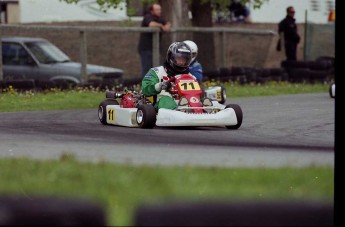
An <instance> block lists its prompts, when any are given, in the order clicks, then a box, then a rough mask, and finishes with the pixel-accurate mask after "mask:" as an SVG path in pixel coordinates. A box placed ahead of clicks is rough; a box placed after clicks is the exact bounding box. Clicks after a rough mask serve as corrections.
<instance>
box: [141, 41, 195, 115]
mask: <svg viewBox="0 0 345 227" xmlns="http://www.w3.org/2000/svg"><path fill="white" fill-rule="evenodd" d="M191 60H192V52H191V49H190V48H189V47H188V46H187V45H186V44H185V43H184V42H174V43H172V44H171V45H170V46H169V48H168V51H167V55H166V60H165V62H164V63H163V65H161V66H158V67H154V68H151V69H150V70H149V71H148V72H147V73H146V75H145V76H144V78H143V80H142V82H141V84H142V86H141V90H142V92H143V94H144V95H145V96H147V97H148V96H156V97H155V98H156V100H157V101H156V102H155V104H154V106H155V108H156V109H157V110H159V109H160V108H166V109H172V110H173V109H176V108H177V104H176V102H175V101H174V99H173V98H172V96H171V95H170V93H169V92H166V91H165V90H164V89H162V88H164V87H166V86H167V81H168V80H169V79H170V78H171V77H174V76H176V75H180V74H188V73H189V64H190V63H191Z"/></svg>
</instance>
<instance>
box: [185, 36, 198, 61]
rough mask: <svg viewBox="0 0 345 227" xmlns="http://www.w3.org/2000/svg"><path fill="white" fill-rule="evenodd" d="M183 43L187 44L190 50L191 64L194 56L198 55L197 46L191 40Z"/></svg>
mask: <svg viewBox="0 0 345 227" xmlns="http://www.w3.org/2000/svg"><path fill="white" fill-rule="evenodd" d="M183 42H184V43H185V44H187V46H188V47H189V48H190V49H191V50H192V61H191V62H193V61H194V60H195V58H196V56H197V55H198V46H197V45H196V43H195V42H193V41H192V40H185V41H183Z"/></svg>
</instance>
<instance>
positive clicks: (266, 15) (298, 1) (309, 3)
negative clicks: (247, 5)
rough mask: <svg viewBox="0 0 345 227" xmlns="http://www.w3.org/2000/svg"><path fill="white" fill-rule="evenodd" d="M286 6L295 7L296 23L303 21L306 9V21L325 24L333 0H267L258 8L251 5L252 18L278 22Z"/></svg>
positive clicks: (263, 21)
mask: <svg viewBox="0 0 345 227" xmlns="http://www.w3.org/2000/svg"><path fill="white" fill-rule="evenodd" d="M288 6H293V7H294V8H295V11H296V13H295V18H296V23H304V22H305V12H306V10H307V19H308V22H312V23H318V24H325V23H328V14H329V10H330V8H332V9H334V7H335V0H268V1H265V2H264V4H263V5H262V7H261V8H260V9H257V10H255V9H253V8H252V7H251V9H250V10H251V17H252V20H253V22H256V23H278V22H279V21H280V20H282V19H283V18H284V17H285V16H286V8H287V7H288ZM332 6H333V7H332Z"/></svg>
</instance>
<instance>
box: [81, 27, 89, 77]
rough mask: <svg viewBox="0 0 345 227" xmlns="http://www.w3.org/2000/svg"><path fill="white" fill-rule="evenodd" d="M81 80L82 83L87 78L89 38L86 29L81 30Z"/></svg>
mask: <svg viewBox="0 0 345 227" xmlns="http://www.w3.org/2000/svg"><path fill="white" fill-rule="evenodd" d="M80 62H81V68H80V80H81V82H82V83H84V82H86V80H87V72H86V64H87V39H86V31H84V30H80Z"/></svg>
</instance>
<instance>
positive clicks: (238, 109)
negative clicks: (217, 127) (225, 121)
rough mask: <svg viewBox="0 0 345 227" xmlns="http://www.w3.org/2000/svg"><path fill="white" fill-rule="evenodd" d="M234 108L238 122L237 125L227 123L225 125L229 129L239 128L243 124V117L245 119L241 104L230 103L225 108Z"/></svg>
mask: <svg viewBox="0 0 345 227" xmlns="http://www.w3.org/2000/svg"><path fill="white" fill-rule="evenodd" d="M227 108H232V109H234V111H235V114H236V118H237V124H236V125H226V126H225V127H226V128H227V129H238V128H239V127H240V126H241V125H242V119H243V112H242V109H241V107H240V106H239V105H237V104H229V105H227V106H225V109H227Z"/></svg>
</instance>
